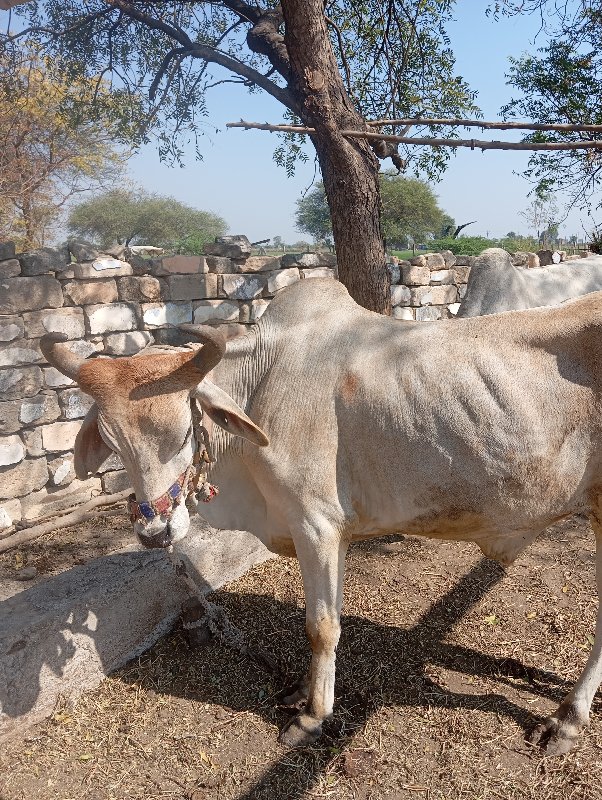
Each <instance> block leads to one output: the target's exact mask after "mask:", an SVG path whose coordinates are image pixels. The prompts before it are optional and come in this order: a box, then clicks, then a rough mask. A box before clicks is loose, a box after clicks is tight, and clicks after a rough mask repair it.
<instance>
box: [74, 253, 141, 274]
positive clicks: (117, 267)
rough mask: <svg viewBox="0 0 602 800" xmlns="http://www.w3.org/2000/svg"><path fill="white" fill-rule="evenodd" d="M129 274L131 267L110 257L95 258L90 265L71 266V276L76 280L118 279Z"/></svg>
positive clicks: (125, 262)
mask: <svg viewBox="0 0 602 800" xmlns="http://www.w3.org/2000/svg"><path fill="white" fill-rule="evenodd" d="M131 274H132V267H131V265H130V264H128V263H127V261H120V260H119V259H118V258H111V257H110V256H105V257H101V258H96V259H94V261H92V262H90V263H84V264H74V265H73V276H74V277H75V278H78V279H79V278H83V279H88V280H95V279H96V278H118V277H121V276H122V275H131Z"/></svg>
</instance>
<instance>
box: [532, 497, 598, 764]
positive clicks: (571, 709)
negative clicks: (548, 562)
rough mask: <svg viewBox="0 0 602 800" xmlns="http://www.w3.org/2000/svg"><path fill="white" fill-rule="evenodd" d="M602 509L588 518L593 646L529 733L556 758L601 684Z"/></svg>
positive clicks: (576, 730) (573, 738) (565, 749)
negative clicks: (592, 538)
mask: <svg viewBox="0 0 602 800" xmlns="http://www.w3.org/2000/svg"><path fill="white" fill-rule="evenodd" d="M601 512H602V509H601V507H600V503H597V504H596V507H595V508H594V510H592V513H591V515H590V519H591V523H592V528H593V529H594V533H595V534H596V584H597V587H598V616H597V618H596V638H595V640H594V646H593V647H592V651H591V653H590V656H589V658H588V660H587V664H586V665H585V669H584V670H583V672H582V673H581V676H580V677H579V680H578V681H577V683H576V684H575V686H574V687H573V690H572V691H571V692H569V694H568V695H567V696H566V697H565V698H564V700H563V701H562V703H561V704H560V706H559V707H558V710H557V711H556V712H555V713H554V714H552V716H551V717H548V718H547V719H546V720H545V721H544V722H543V723H542V724H541V725H537V727H536V728H535V729H534V730H533V732H532V734H531V736H530V741H531V742H532V743H533V744H540V745H541V746H542V747H543V748H544V749H545V751H546V755H550V756H559V755H563V754H564V753H568V751H569V750H570V749H571V748H572V747H573V745H574V744H575V742H576V741H577V739H578V738H579V734H580V733H581V731H582V730H583V728H584V727H585V726H586V725H587V724H588V723H589V712H590V708H591V706H592V701H593V699H594V695H595V694H596V691H597V690H598V687H599V686H600V682H601V681H602V513H601Z"/></svg>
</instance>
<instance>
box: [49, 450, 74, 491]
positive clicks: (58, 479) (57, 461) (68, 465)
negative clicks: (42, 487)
mask: <svg viewBox="0 0 602 800" xmlns="http://www.w3.org/2000/svg"><path fill="white" fill-rule="evenodd" d="M48 473H49V475H50V485H51V486H67V485H68V484H70V483H71V482H72V481H74V480H75V470H74V468H73V456H72V455H67V456H59V457H58V458H53V459H52V460H51V461H49V462H48Z"/></svg>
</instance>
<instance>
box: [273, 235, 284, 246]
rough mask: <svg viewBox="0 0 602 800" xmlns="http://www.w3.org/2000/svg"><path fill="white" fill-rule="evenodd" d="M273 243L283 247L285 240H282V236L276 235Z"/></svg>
mask: <svg viewBox="0 0 602 800" xmlns="http://www.w3.org/2000/svg"><path fill="white" fill-rule="evenodd" d="M272 244H273V246H274V247H278V248H280V247H282V246H283V244H284V241H283V240H282V236H274V238H273V239H272Z"/></svg>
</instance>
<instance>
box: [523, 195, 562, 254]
mask: <svg viewBox="0 0 602 800" xmlns="http://www.w3.org/2000/svg"><path fill="white" fill-rule="evenodd" d="M519 213H520V216H521V217H523V219H524V220H526V222H527V223H528V224H529V226H530V227H531V229H532V230H534V231H535V236H536V238H537V240H538V241H539V242H541V243H543V242H544V236H545V234H546V232H547V231H549V230H550V229H551V227H552V226H554V225H556V220H557V219H558V213H559V212H558V205H557V203H556V201H555V199H554V198H553V197H552V196H551V195H550V194H544V195H542V196H541V197H536V198H535V199H534V200H533V202H532V203H531V205H530V206H529V207H528V208H526V209H525V210H524V211H521V212H519ZM557 233H558V226H557V225H556V234H557Z"/></svg>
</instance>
